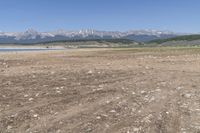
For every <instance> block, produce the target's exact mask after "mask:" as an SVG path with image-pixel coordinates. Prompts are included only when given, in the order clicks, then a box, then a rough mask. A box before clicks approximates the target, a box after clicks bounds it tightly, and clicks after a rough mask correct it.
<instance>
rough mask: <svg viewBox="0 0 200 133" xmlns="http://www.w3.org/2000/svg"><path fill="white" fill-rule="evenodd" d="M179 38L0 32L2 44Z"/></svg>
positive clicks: (137, 33) (153, 33)
mask: <svg viewBox="0 0 200 133" xmlns="http://www.w3.org/2000/svg"><path fill="white" fill-rule="evenodd" d="M176 36H179V34H178V33H174V32H169V31H158V30H130V31H126V32H119V31H98V30H92V29H85V30H79V31H66V30H57V31H52V32H38V31H36V30H34V29H28V30H27V31H25V32H0V43H1V44H2V43H4V44H5V43H7V44H8V43H21V44H26V43H27V44H29V43H30V44H31V43H43V42H52V41H65V40H66V41H67V40H92V39H128V40H133V41H137V42H148V41H152V40H155V39H167V38H172V37H176Z"/></svg>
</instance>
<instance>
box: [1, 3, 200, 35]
mask: <svg viewBox="0 0 200 133" xmlns="http://www.w3.org/2000/svg"><path fill="white" fill-rule="evenodd" d="M199 14H200V0H0V31H7V32H14V31H25V30H26V29H30V28H32V29H35V30H38V31H54V30H58V29H65V30H80V29H96V30H106V31H127V30H140V29H157V30H168V31H174V32H184V33H200V16H199Z"/></svg>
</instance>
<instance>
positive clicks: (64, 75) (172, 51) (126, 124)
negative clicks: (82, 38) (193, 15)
mask: <svg viewBox="0 0 200 133" xmlns="http://www.w3.org/2000/svg"><path fill="white" fill-rule="evenodd" d="M0 132H1V133H6V132H11V133H200V49H198V48H193V49H191V48H138V49H101V50H98V49H91V50H88V49H85V50H66V51H51V52H47V51H46V52H21V53H20V52H19V53H16V52H13V53H0Z"/></svg>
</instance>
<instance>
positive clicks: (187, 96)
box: [184, 94, 192, 98]
mask: <svg viewBox="0 0 200 133" xmlns="http://www.w3.org/2000/svg"><path fill="white" fill-rule="evenodd" d="M191 96H192V95H191V94H185V95H184V97H186V98H190V97H191Z"/></svg>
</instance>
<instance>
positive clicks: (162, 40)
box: [148, 35, 200, 44]
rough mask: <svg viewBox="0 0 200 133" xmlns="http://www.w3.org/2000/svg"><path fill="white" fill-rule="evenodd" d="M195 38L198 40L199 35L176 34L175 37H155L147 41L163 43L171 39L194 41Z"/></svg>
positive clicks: (199, 38)
mask: <svg viewBox="0 0 200 133" xmlns="http://www.w3.org/2000/svg"><path fill="white" fill-rule="evenodd" d="M195 40H200V35H184V36H177V37H172V38H168V39H156V40H152V41H149V42H148V43H157V44H161V43H165V42H172V41H195Z"/></svg>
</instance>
